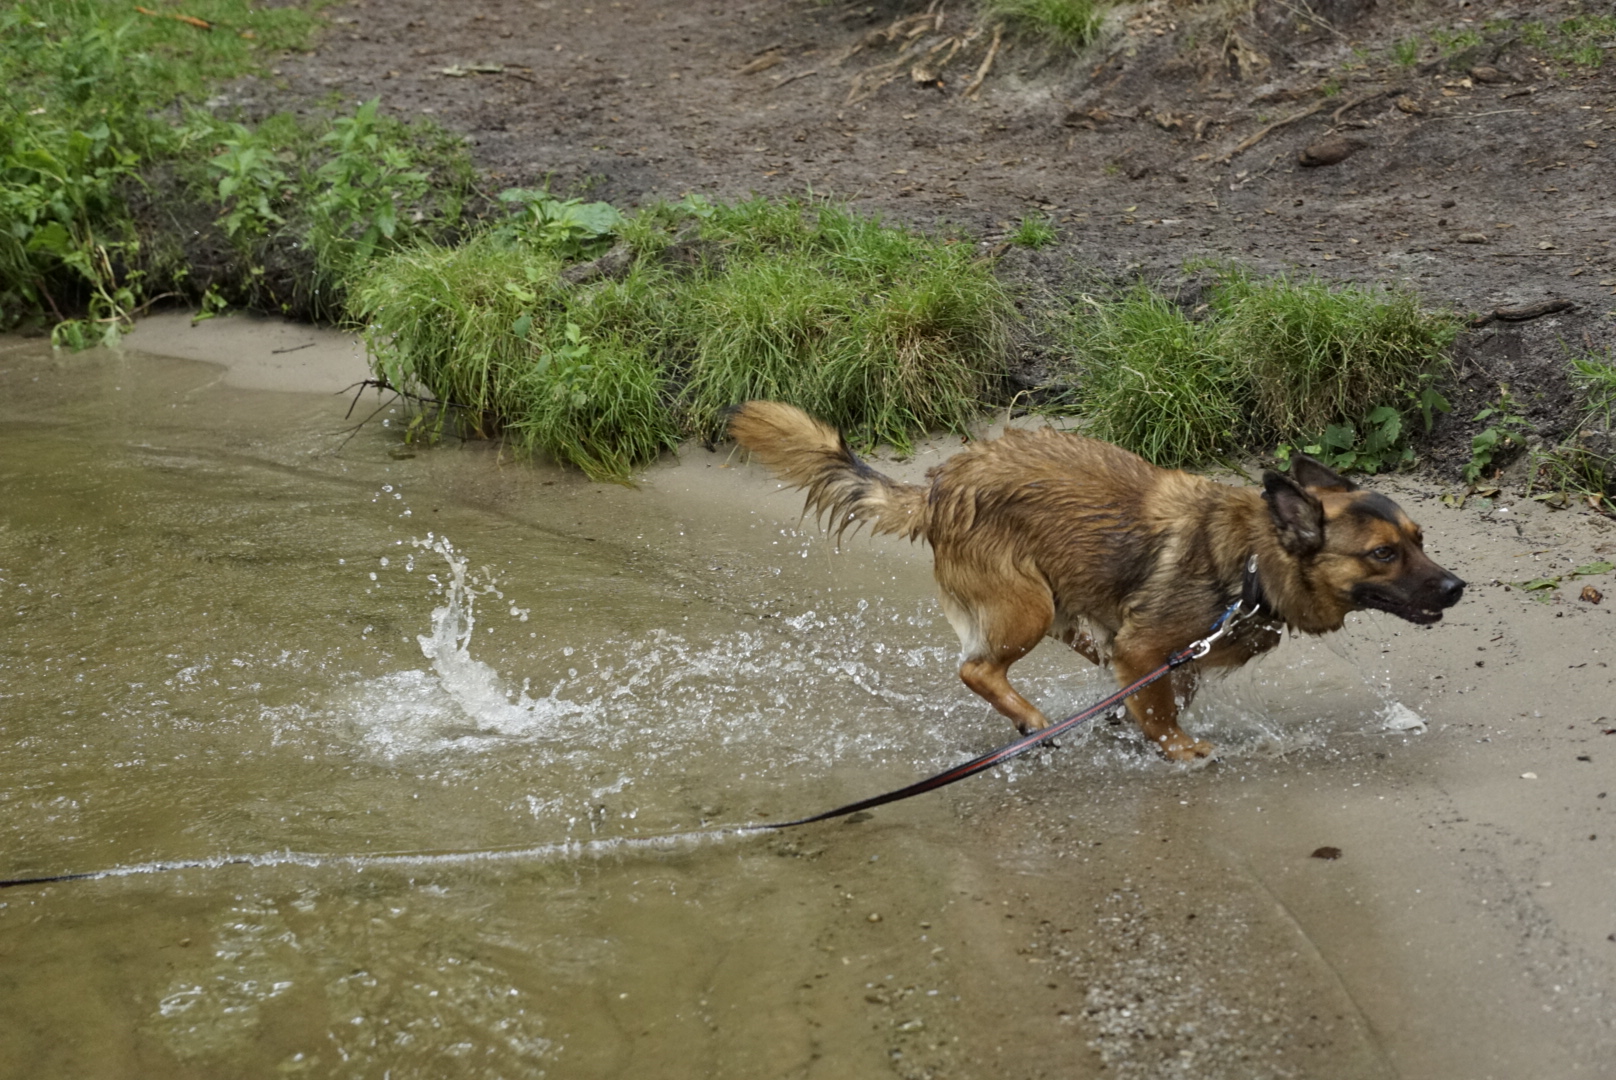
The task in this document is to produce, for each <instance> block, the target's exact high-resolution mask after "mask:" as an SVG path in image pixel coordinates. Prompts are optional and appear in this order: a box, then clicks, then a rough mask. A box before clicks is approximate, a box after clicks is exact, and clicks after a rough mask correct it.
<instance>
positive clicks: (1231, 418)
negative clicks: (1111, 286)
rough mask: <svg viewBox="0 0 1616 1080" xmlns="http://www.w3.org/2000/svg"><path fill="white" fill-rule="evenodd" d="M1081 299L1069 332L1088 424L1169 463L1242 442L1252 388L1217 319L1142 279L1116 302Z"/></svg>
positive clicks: (1081, 410)
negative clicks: (1193, 314) (1199, 314)
mask: <svg viewBox="0 0 1616 1080" xmlns="http://www.w3.org/2000/svg"><path fill="white" fill-rule="evenodd" d="M1083 299H1084V307H1083V308H1082V309H1081V310H1080V311H1079V312H1077V313H1076V317H1075V318H1074V321H1073V324H1072V328H1071V333H1070V337H1069V341H1070V343H1071V345H1072V346H1073V348H1074V350H1075V351H1076V353H1077V355H1078V356H1079V357H1080V358H1081V359H1080V364H1081V372H1082V392H1081V395H1080V396H1079V397H1078V398H1077V400H1076V401H1074V402H1071V403H1070V404H1072V405H1074V406H1075V409H1076V412H1077V413H1078V415H1079V416H1080V417H1082V418H1083V420H1084V421H1085V431H1086V432H1087V433H1088V434H1091V435H1093V436H1094V437H1095V438H1099V439H1105V440H1107V441H1109V442H1114V443H1117V444H1118V445H1120V446H1125V447H1127V448H1128V449H1130V450H1132V451H1134V452H1135V453H1137V454H1139V455H1141V456H1143V457H1144V458H1146V459H1147V460H1149V461H1153V462H1155V463H1156V464H1158V465H1167V466H1176V465H1189V464H1196V463H1200V462H1205V461H1208V460H1210V459H1213V458H1215V457H1216V456H1217V455H1218V454H1219V452H1220V451H1227V450H1229V449H1232V448H1233V447H1234V446H1236V445H1238V443H1239V441H1240V438H1241V435H1242V433H1243V430H1244V427H1245V421H1244V413H1245V410H1246V409H1247V407H1248V406H1249V393H1248V388H1247V387H1246V385H1245V382H1244V380H1243V378H1242V377H1241V375H1240V372H1239V368H1238V364H1237V361H1236V359H1235V358H1234V357H1233V356H1231V354H1230V353H1229V351H1228V350H1227V349H1226V348H1224V346H1223V342H1222V341H1221V340H1220V336H1219V332H1218V328H1217V327H1216V326H1215V325H1213V324H1212V323H1209V322H1201V323H1197V322H1193V321H1191V320H1190V319H1188V318H1187V317H1186V316H1185V315H1184V313H1183V312H1182V311H1180V310H1179V308H1178V307H1177V305H1175V304H1174V303H1173V302H1172V301H1170V300H1168V299H1167V298H1166V297H1164V296H1162V295H1160V294H1159V293H1157V292H1155V291H1153V290H1151V289H1150V288H1149V287H1148V286H1145V285H1142V284H1141V285H1137V286H1135V287H1134V288H1133V289H1131V290H1129V291H1128V292H1126V293H1124V294H1123V295H1122V296H1121V297H1120V298H1118V299H1117V300H1115V301H1112V302H1102V301H1100V300H1098V299H1095V298H1094V297H1088V296H1085V297H1084V298H1083Z"/></svg>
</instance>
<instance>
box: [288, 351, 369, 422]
mask: <svg viewBox="0 0 1616 1080" xmlns="http://www.w3.org/2000/svg"><path fill="white" fill-rule="evenodd" d="M317 344H319V342H315V341H306V342H304V343H303V344H302V345H293V346H292V347H291V348H290V349H271V350H269V355H271V356H279V355H280V354H281V353H289V352H297V351H299V350H300V349H312V348H314V346H315V345H317ZM361 389H362V388H361ZM352 411H353V410H352V409H350V410H349V412H352Z"/></svg>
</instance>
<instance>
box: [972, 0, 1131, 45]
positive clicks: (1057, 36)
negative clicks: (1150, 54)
mask: <svg viewBox="0 0 1616 1080" xmlns="http://www.w3.org/2000/svg"><path fill="white" fill-rule="evenodd" d="M982 10H983V14H984V15H985V16H987V17H988V18H1001V19H1005V20H1007V21H1009V22H1012V23H1015V24H1017V25H1019V26H1020V27H1021V28H1022V29H1023V30H1024V31H1026V32H1027V33H1029V34H1032V35H1034V36H1036V37H1040V38H1044V39H1046V40H1048V41H1050V42H1052V43H1053V44H1055V45H1059V46H1062V47H1066V48H1080V47H1082V46H1084V45H1087V44H1088V43H1089V42H1091V41H1093V40H1094V38H1095V36H1096V35H1098V34H1099V32H1100V23H1101V22H1102V20H1103V11H1104V8H1103V5H1102V4H1100V3H1099V2H1098V0H987V2H986V3H985V4H984V5H983V8H982Z"/></svg>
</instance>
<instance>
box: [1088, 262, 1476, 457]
mask: <svg viewBox="0 0 1616 1080" xmlns="http://www.w3.org/2000/svg"><path fill="white" fill-rule="evenodd" d="M1204 311H1205V317H1204V318H1203V319H1201V320H1200V321H1195V320H1193V319H1191V318H1190V317H1188V316H1187V315H1185V314H1184V312H1183V311H1182V310H1181V309H1180V308H1179V306H1178V305H1177V304H1175V303H1174V302H1173V301H1171V300H1169V299H1168V298H1166V297H1164V296H1162V295H1160V294H1159V293H1157V292H1155V291H1153V290H1151V289H1150V288H1149V287H1147V286H1145V285H1138V286H1135V287H1134V288H1132V289H1130V290H1128V291H1127V292H1125V293H1124V294H1122V295H1121V296H1120V297H1117V298H1115V299H1113V300H1111V301H1108V302H1102V301H1096V300H1092V299H1089V300H1088V302H1087V304H1085V307H1084V309H1083V310H1081V311H1079V312H1078V313H1077V315H1076V317H1075V318H1074V319H1073V321H1072V324H1071V327H1070V329H1069V331H1068V333H1067V343H1068V347H1069V349H1070V352H1071V355H1072V356H1073V358H1074V360H1075V362H1076V363H1077V365H1078V366H1079V368H1080V370H1081V387H1080V391H1079V392H1078V394H1077V395H1076V396H1074V397H1069V398H1068V399H1067V401H1066V402H1065V403H1066V404H1068V405H1070V406H1072V407H1074V408H1075V409H1076V411H1077V412H1078V413H1079V415H1081V416H1082V417H1083V418H1084V420H1085V421H1086V423H1087V429H1088V430H1089V431H1091V432H1092V433H1093V434H1094V435H1096V436H1097V437H1099V438H1104V439H1109V440H1111V441H1113V442H1117V443H1119V444H1120V445H1123V446H1126V447H1128V448H1129V449H1130V450H1133V451H1135V452H1136V453H1139V454H1140V455H1142V456H1144V457H1145V458H1147V459H1149V460H1151V461H1154V462H1156V463H1157V464H1160V465H1173V466H1178V465H1191V464H1197V463H1203V462H1206V461H1210V460H1214V459H1215V458H1217V457H1218V456H1219V455H1220V454H1221V453H1223V452H1225V451H1228V450H1232V449H1235V448H1237V447H1242V446H1244V447H1250V446H1275V445H1278V447H1279V450H1278V454H1279V456H1280V458H1281V459H1282V460H1286V459H1288V457H1289V455H1290V454H1291V453H1292V452H1294V451H1295V450H1302V451H1305V452H1307V453H1309V454H1313V455H1314V456H1316V457H1319V458H1321V459H1323V460H1325V461H1326V463H1328V464H1331V465H1333V466H1335V467H1337V468H1342V469H1359V470H1363V471H1368V472H1374V471H1377V470H1379V469H1381V468H1385V467H1387V466H1389V465H1392V464H1396V463H1401V462H1404V461H1408V460H1411V459H1412V451H1411V450H1410V449H1409V447H1408V445H1407V436H1408V433H1409V432H1410V431H1412V423H1411V420H1412V418H1413V417H1414V416H1416V415H1417V416H1419V417H1420V418H1421V419H1422V420H1423V421H1424V424H1425V427H1426V428H1427V429H1429V427H1430V425H1431V422H1432V414H1433V412H1438V411H1446V410H1447V408H1448V405H1447V402H1446V401H1444V400H1443V399H1442V397H1441V395H1440V394H1438V393H1437V392H1436V390H1435V389H1434V387H1433V385H1432V384H1433V382H1434V380H1435V378H1436V375H1437V372H1438V371H1439V369H1440V366H1441V364H1442V363H1443V358H1444V356H1445V354H1446V350H1447V348H1448V346H1449V345H1450V344H1451V343H1452V341H1453V337H1454V334H1455V333H1456V329H1457V327H1456V323H1455V321H1454V320H1453V319H1452V318H1450V317H1448V316H1445V315H1431V314H1427V313H1424V312H1421V311H1420V310H1419V308H1418V306H1417V304H1416V303H1415V301H1414V298H1413V296H1412V295H1411V294H1408V293H1400V292H1391V291H1377V290H1367V289H1361V288H1358V287H1356V286H1350V285H1349V286H1334V287H1332V286H1330V285H1328V284H1326V283H1324V282H1321V281H1316V280H1309V281H1302V282H1296V281H1292V280H1290V279H1288V278H1284V277H1280V278H1273V279H1266V280H1259V279H1256V278H1253V277H1251V276H1250V275H1249V274H1247V273H1246V272H1245V271H1243V270H1240V269H1237V268H1229V269H1225V270H1223V271H1221V273H1220V275H1219V278H1218V280H1217V282H1216V283H1215V284H1214V286H1213V287H1212V289H1211V298H1210V301H1209V302H1208V304H1206V305H1205V306H1204Z"/></svg>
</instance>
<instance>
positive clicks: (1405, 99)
mask: <svg viewBox="0 0 1616 1080" xmlns="http://www.w3.org/2000/svg"><path fill="white" fill-rule="evenodd" d="M1397 108H1398V110H1399V111H1401V112H1405V113H1408V115H1410V116H1418V115H1419V114H1420V113H1422V112H1424V111H1425V110H1424V109H1422V108H1420V103H1419V102H1418V101H1415V100H1414V99H1413V98H1411V97H1409V96H1408V95H1407V94H1404V95H1403V96H1402V97H1400V98H1398V99H1397Z"/></svg>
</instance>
